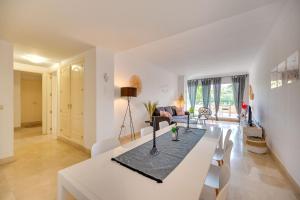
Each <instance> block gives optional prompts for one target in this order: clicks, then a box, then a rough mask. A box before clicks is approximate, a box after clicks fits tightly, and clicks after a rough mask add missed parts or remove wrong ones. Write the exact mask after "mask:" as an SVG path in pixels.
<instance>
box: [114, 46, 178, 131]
mask: <svg viewBox="0 0 300 200" xmlns="http://www.w3.org/2000/svg"><path fill="white" fill-rule="evenodd" d="M138 50H139V48H136V49H133V50H129V51H126V52H122V53H118V54H116V56H115V100H114V107H115V110H114V119H115V125H114V134H119V131H120V127H121V124H122V120H123V117H124V114H125V109H126V106H127V102H126V99H123V98H120V87H124V86H128V85H129V83H128V81H129V79H130V77H131V76H132V75H138V76H139V77H140V78H141V81H142V92H141V94H140V95H139V96H138V97H137V98H132V102H131V103H132V104H131V105H132V113H133V121H134V127H135V132H138V131H140V129H141V128H142V127H145V126H146V124H145V120H148V118H147V112H146V110H145V108H144V105H143V102H148V101H149V100H151V101H152V102H154V101H158V102H159V105H160V106H167V105H173V104H174V103H175V100H176V99H177V97H178V76H177V75H176V74H174V73H173V72H171V71H168V70H165V69H163V68H160V66H156V65H153V64H151V63H149V62H147V61H146V60H139V57H138V56H136V55H135V52H136V51H138ZM126 133H130V128H129V124H128V120H127V124H126V131H125V134H126Z"/></svg>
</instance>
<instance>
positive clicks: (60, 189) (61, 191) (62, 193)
mask: <svg viewBox="0 0 300 200" xmlns="http://www.w3.org/2000/svg"><path fill="white" fill-rule="evenodd" d="M67 194H68V192H67V190H66V189H65V188H64V186H63V185H62V184H61V183H60V181H59V182H58V186H57V200H66V199H67Z"/></svg>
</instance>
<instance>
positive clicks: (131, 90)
mask: <svg viewBox="0 0 300 200" xmlns="http://www.w3.org/2000/svg"><path fill="white" fill-rule="evenodd" d="M136 96H137V89H136V88H135V87H122V88H121V97H126V98H127V108H126V112H125V115H124V119H123V123H122V126H121V130H120V133H119V138H120V137H121V134H122V130H123V128H125V120H126V116H127V113H128V114H129V125H130V134H131V139H135V133H134V126H133V120H132V114H131V107H130V100H131V97H136Z"/></svg>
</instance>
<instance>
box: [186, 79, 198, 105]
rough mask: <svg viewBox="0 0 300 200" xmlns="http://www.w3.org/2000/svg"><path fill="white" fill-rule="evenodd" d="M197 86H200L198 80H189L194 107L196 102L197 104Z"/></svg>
mask: <svg viewBox="0 0 300 200" xmlns="http://www.w3.org/2000/svg"><path fill="white" fill-rule="evenodd" d="M197 87H198V80H188V92H189V99H190V104H191V107H192V108H195V104H196V93H197Z"/></svg>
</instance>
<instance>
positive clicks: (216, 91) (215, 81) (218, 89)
mask: <svg viewBox="0 0 300 200" xmlns="http://www.w3.org/2000/svg"><path fill="white" fill-rule="evenodd" d="M212 82H213V85H214V99H215V110H216V120H218V112H219V106H220V95H221V84H222V78H219V77H218V78H213V79H212Z"/></svg>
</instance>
